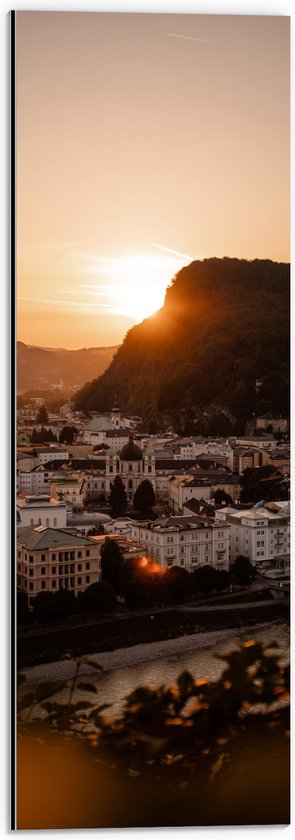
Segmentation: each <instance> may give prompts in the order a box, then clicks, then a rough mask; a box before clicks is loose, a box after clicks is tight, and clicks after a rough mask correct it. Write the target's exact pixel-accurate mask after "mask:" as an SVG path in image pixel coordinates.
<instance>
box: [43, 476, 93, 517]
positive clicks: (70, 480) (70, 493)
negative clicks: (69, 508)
mask: <svg viewBox="0 0 295 840" xmlns="http://www.w3.org/2000/svg"><path fill="white" fill-rule="evenodd" d="M50 494H51V496H52V497H53V498H54V499H60V498H63V499H64V500H65V502H69V503H70V504H71V505H73V506H74V507H77V508H80V509H82V508H83V507H84V499H85V486H84V479H83V476H82V475H80V474H77V475H75V474H74V473H71V475H70V476H67V475H56V476H54V477H52V478H51V481H50Z"/></svg>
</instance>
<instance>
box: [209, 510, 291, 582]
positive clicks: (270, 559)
mask: <svg viewBox="0 0 295 840" xmlns="http://www.w3.org/2000/svg"><path fill="white" fill-rule="evenodd" d="M216 517H218V519H219V520H222V521H223V522H224V523H226V522H227V523H228V524H229V526H230V560H231V562H233V561H234V560H235V558H236V557H238V555H239V554H242V555H244V556H245V557H249V560H250V562H251V563H252V564H253V565H254V566H256V567H257V568H258V569H259V568H263V567H264V566H275V565H280V564H281V565H284V567H288V566H290V505H289V502H265V504H264V505H263V506H258V507H253V508H250V510H239V511H236V510H235V509H234V508H230V507H227V508H221V509H219V510H218V511H216Z"/></svg>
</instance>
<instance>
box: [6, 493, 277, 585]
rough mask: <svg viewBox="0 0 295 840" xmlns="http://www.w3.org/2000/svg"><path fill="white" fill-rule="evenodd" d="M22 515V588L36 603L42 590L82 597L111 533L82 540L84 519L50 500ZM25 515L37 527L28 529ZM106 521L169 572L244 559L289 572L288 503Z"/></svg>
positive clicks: (27, 505)
mask: <svg viewBox="0 0 295 840" xmlns="http://www.w3.org/2000/svg"><path fill="white" fill-rule="evenodd" d="M38 505H39V516H38V524H35V523H34V516H35V517H36V510H37V508H38ZM204 510H205V511H206V508H205V509H204ZM33 512H34V513H33ZM24 513H25V516H24ZM18 514H19V517H20V518H19V521H18V529H17V585H18V588H19V589H21V590H23V591H25V592H27V594H28V597H29V602H31V601H32V598H33V597H35V595H36V594H37V593H38V592H40V591H42V590H49V591H54V590H56V589H58V588H66V589H68V588H70V589H72V590H73V591H74V592H75V594H78V593H79V592H81V591H83V590H84V589H85V588H87V586H89V585H90V584H91V583H94V582H96V581H98V580H99V579H100V575H101V547H102V544H103V542H104V540H105V538H106V535H105V536H98V537H97V536H94V537H91V536H85V535H83V534H82V533H81V531H82V530H83V529H82V526H81V522H80V527H79V523H78V522H77V523H76V527H73V526H72V523H71V522H70V521H69V519H68V518H67V513H66V505H65V503H56V501H55V500H52V499H48V498H47V499H44V500H42V501H40V500H38V499H34V498H32V499H31V500H30V499H27V500H26V502H24V503H23V505H18ZM40 514H41V515H40ZM21 516H22V520H21ZM50 516H51V517H52V518H53V523H55V524H54V525H53V527H52V526H51V524H50V523H51V521H52V520H51V519H50ZM26 517H27V519H28V518H29V519H30V524H24V522H25V521H26ZM105 520H106V521H105V529H106V530H108V535H109V536H111V537H113V538H117V539H120V538H121V539H122V536H123V535H124V539H125V540H126V538H127V540H128V543H129V552H130V551H131V552H133V554H134V553H135V555H136V554H137V555H138V556H142V554H143V553H144V554H145V555H146V556H147V557H150V558H152V559H153V560H154V561H156V562H157V563H158V564H159V565H160V566H161V567H162V568H169V567H171V566H173V565H176V566H182V567H184V568H186V569H187V570H188V571H193V570H194V569H196V568H198V567H199V566H202V565H207V564H208V565H211V566H213V567H214V568H216V569H229V566H230V564H231V563H232V562H233V561H234V560H235V558H236V557H237V556H238V555H240V554H242V555H244V556H246V557H248V558H249V560H250V562H251V563H252V564H253V565H255V566H256V567H257V569H258V570H259V571H261V570H262V571H263V570H265V569H267V568H270V567H277V568H282V569H284V570H289V569H290V507H289V503H288V502H270V503H265V504H264V505H258V506H255V507H252V508H250V509H247V510H239V509H238V510H237V509H236V508H232V507H226V508H220V509H218V510H216V511H215V515H214V516H210V517H209V516H206V514H205V515H200V516H197V515H186V516H173V515H171V516H169V517H165V516H163V517H161V518H160V519H157V520H154V521H146V522H137V521H136V520H132V519H128V518H126V519H125V520H124V521H123V522H122V523H121V525H122V527H120V521H119V520H116V521H115V522H114V521H113V520H111V519H110V518H109V517H105ZM57 523H58V524H57ZM60 523H62V526H63V527H62V526H61V524H60ZM84 525H85V522H84Z"/></svg>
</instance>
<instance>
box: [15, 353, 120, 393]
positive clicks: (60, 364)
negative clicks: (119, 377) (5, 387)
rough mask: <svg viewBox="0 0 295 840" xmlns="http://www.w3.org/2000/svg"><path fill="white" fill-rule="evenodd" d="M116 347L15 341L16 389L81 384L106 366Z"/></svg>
mask: <svg viewBox="0 0 295 840" xmlns="http://www.w3.org/2000/svg"><path fill="white" fill-rule="evenodd" d="M117 349H118V347H84V348H83V349H81V350H64V349H62V348H60V349H56V348H44V347H30V346H29V345H28V344H24V343H23V342H22V341H18V342H17V391H18V393H19V394H21V393H23V392H25V391H29V390H30V389H39V390H40V389H41V390H42V389H43V390H45V391H46V390H52V389H53V388H55V387H56V386H58V387H62V388H63V389H64V390H66V391H69V392H70V391H72V390H73V388H75V387H76V388H77V387H80V388H81V386H82V385H84V382H85V381H86V380H88V379H89V378H91V377H92V376H97V375H98V374H102V373H103V372H104V371H105V370H106V368H107V367H108V366H109V364H110V362H111V361H112V358H113V356H114V354H115V353H116V350H117Z"/></svg>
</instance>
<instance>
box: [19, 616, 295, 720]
mask: <svg viewBox="0 0 295 840" xmlns="http://www.w3.org/2000/svg"><path fill="white" fill-rule="evenodd" d="M289 632H290V631H289V627H288V625H287V624H286V623H284V622H281V621H279V620H278V621H277V622H271V623H270V622H269V623H265V624H259V625H256V626H255V627H253V626H252V627H249V628H244V629H243V630H241V629H240V628H239V629H230V630H229V629H227V630H221V631H218V632H216V631H210V632H206V633H198V634H194V635H192V636H182V637H180V638H177V639H169V640H167V641H160V642H153V643H151V644H141V645H134V646H133V647H129V648H122V649H117V650H115V651H111V652H106V653H100V654H95V655H94V654H92V655H91V656H89V659H90V660H92V661H94V662H97V663H99V664H100V665H101V666H102V668H103V670H102V672H98V671H97V670H94V668H92V667H91V666H89V665H88V664H86V662H85V657H84V661H83V664H82V665H81V671H80V675H81V676H82V675H83V676H84V675H87V677H90V676H91V682H92V683H93V684H94V685H95V686H96V689H97V697H98V702H99V703H110V704H111V708H110V709H109V713H110V714H111V716H117V715H119V714H120V712H121V711H122V708H123V705H124V699H125V697H126V696H127V695H128V694H130V692H131V691H134V689H135V688H137V687H138V686H139V685H147V686H149V687H155V686H159V685H163V684H164V685H167V686H168V685H170V684H172V683H174V682H175V680H176V679H177V677H178V676H179V674H180V673H181V671H183V670H188V671H191V673H192V674H193V676H194V677H195V678H198V677H206V678H207V679H209V680H210V681H211V680H217V679H218V678H219V676H220V674H221V673H222V670H223V668H224V664H223V662H222V661H220V660H219V659H217V658H216V656H215V654H222V653H224V652H227V651H229V650H232V649H233V648H235V647H236V645H237V643H238V641H239V640H240V641H246V640H247V639H256V640H257V641H262V642H264V643H265V644H270V643H271V642H273V641H276V642H277V644H278V645H279V647H280V650H281V652H282V659H283V660H288V658H289ZM75 667H76V662H75V660H74V659H64V660H61V661H59V662H52V663H46V664H43V665H36V666H34V667H32V668H27V669H26V670H25V671H23V673H24V674H25V675H26V689H28V688H29V687H33V686H34V685H36V684H38V683H39V684H40V683H41V682H45V681H48V680H68V679H70V678H71V677H72V675H73V673H74V670H75ZM65 690H67V691H69V689H68V688H67V689H65ZM65 690H64V691H65ZM64 691H63V692H62V694H64ZM59 696H61V693H60V695H59ZM80 696H81V692H77V696H76V699H78V697H80ZM91 697H92V698H93V695H91ZM87 699H89V695H87Z"/></svg>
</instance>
